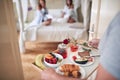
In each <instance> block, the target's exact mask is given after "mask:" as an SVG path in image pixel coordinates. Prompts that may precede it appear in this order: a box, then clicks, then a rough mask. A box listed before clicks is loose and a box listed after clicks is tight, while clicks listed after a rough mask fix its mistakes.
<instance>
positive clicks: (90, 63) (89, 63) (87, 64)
mask: <svg viewBox="0 0 120 80" xmlns="http://www.w3.org/2000/svg"><path fill="white" fill-rule="evenodd" d="M73 56H78V55H77V54H76V55H75V54H74V55H70V57H69V59H70V61H71V62H72V63H73V64H77V65H80V66H90V65H92V64H93V63H94V62H95V60H94V57H91V58H92V60H93V61H92V62H89V61H88V62H87V63H86V64H79V63H76V62H75V61H74V60H73V58H72V57H73ZM79 58H80V56H79Z"/></svg>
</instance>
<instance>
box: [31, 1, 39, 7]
mask: <svg viewBox="0 0 120 80" xmlns="http://www.w3.org/2000/svg"><path fill="white" fill-rule="evenodd" d="M37 4H38V0H30V5H31V7H32V9H36V7H37Z"/></svg>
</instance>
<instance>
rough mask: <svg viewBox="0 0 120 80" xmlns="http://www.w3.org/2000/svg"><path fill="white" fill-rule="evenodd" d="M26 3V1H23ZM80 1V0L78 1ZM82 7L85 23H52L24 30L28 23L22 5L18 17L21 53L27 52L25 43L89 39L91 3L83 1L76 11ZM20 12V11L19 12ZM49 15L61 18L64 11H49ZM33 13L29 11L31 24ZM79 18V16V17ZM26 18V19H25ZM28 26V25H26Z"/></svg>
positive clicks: (76, 7) (76, 6) (19, 7)
mask: <svg viewBox="0 0 120 80" xmlns="http://www.w3.org/2000/svg"><path fill="white" fill-rule="evenodd" d="M23 1H24V0H23ZM78 1H79V0H78ZM80 5H81V10H80V12H81V14H82V18H83V21H82V22H76V23H73V24H69V23H63V22H62V23H61V22H54V21H53V22H52V24H51V25H50V26H43V25H36V26H35V27H34V28H29V29H27V30H24V27H25V26H24V22H26V21H25V20H24V19H23V17H24V16H26V15H22V13H21V12H20V11H22V9H23V10H24V9H26V8H22V5H21V4H20V6H18V8H17V10H18V13H19V14H18V15H19V16H18V17H19V24H20V39H19V47H20V52H21V53H23V52H25V45H24V44H25V41H37V42H61V41H62V40H64V39H65V38H68V37H74V38H77V39H84V40H87V39H88V34H87V33H88V32H87V31H88V29H89V20H90V1H89V0H87V1H85V0H81V4H78V5H75V11H77V10H78V7H79V6H80ZM19 10H20V11H19ZM48 10H49V13H50V14H51V15H52V16H53V17H60V13H61V10H62V9H48ZM33 12H34V11H29V12H28V13H30V14H28V13H26V14H28V16H29V17H28V18H27V19H28V20H27V22H30V21H31V20H32V19H33ZM31 13H32V14H31ZM78 17H79V15H78ZM24 18H26V17H24ZM25 24H26V23H25Z"/></svg>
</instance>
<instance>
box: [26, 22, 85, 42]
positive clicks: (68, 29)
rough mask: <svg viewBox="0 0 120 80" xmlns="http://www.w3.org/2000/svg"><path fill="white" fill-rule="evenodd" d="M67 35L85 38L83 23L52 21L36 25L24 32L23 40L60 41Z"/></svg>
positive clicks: (67, 36)
mask: <svg viewBox="0 0 120 80" xmlns="http://www.w3.org/2000/svg"><path fill="white" fill-rule="evenodd" d="M69 37H74V38H75V39H87V31H86V29H85V27H84V26H83V24H82V23H79V22H76V23H72V24H70V23H60V22H52V24H51V25H49V26H44V25H36V26H34V27H31V28H29V29H27V30H26V31H25V32H24V41H38V42H61V41H63V40H64V39H65V38H69Z"/></svg>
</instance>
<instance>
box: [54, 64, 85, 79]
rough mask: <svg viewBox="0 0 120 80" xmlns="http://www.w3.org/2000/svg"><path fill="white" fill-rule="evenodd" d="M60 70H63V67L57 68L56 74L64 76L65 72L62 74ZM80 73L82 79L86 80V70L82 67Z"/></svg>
mask: <svg viewBox="0 0 120 80" xmlns="http://www.w3.org/2000/svg"><path fill="white" fill-rule="evenodd" d="M79 67H80V66H79ZM60 69H61V66H60V67H58V68H56V72H57V73H59V74H61V75H63V72H61V71H60ZM80 73H81V78H80V79H84V78H85V77H86V73H85V70H84V69H83V68H82V67H80Z"/></svg>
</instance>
